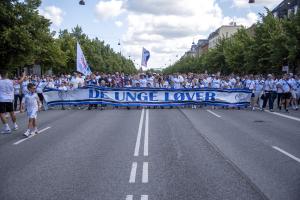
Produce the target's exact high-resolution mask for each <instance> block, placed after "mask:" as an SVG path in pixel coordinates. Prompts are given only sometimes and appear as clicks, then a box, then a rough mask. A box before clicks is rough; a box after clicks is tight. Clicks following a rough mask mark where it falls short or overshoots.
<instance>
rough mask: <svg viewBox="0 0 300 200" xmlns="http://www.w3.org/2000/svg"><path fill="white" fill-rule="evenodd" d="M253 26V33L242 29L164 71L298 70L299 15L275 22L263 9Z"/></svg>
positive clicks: (232, 71)
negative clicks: (285, 68)
mask: <svg viewBox="0 0 300 200" xmlns="http://www.w3.org/2000/svg"><path fill="white" fill-rule="evenodd" d="M261 18H262V19H261V21H259V22H257V23H256V24H255V28H254V34H251V31H249V30H246V29H244V28H242V29H240V30H239V31H238V32H237V33H236V34H234V35H233V36H232V37H231V38H228V39H221V40H220V41H219V44H218V45H217V46H216V47H215V48H214V49H210V50H209V51H208V52H206V53H205V54H203V55H202V56H201V57H196V58H191V57H185V58H182V59H181V60H179V61H178V62H176V63H175V64H174V65H172V66H170V67H168V68H166V69H165V70H164V72H166V73H174V72H204V71H205V70H207V71H208V72H211V73H216V72H218V71H220V72H222V73H223V74H230V73H239V74H247V73H254V74H260V73H264V74H265V73H275V74H279V73H281V67H282V66H283V65H287V64H288V65H289V66H290V67H291V68H292V71H294V72H295V71H296V69H297V68H299V67H300V12H298V13H297V14H296V15H294V16H291V17H289V18H287V19H278V18H276V17H274V16H273V14H272V13H271V12H270V11H269V10H267V14H266V15H261Z"/></svg>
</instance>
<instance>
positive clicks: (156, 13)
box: [39, 0, 282, 68]
mask: <svg viewBox="0 0 300 200" xmlns="http://www.w3.org/2000/svg"><path fill="white" fill-rule="evenodd" d="M281 1H282V0H256V3H255V4H248V0H85V3H86V5H84V6H81V5H79V3H78V2H79V0H43V1H42V5H41V7H40V8H39V13H40V14H41V15H43V16H45V17H46V18H48V19H50V20H51V22H52V25H51V30H53V31H57V32H58V31H59V30H61V29H68V30H71V29H72V28H74V27H75V26H76V25H79V26H81V27H82V29H83V32H84V33H86V34H87V35H88V36H89V37H90V38H95V37H98V38H99V39H101V40H104V42H105V43H106V44H109V45H110V46H111V47H112V48H113V49H114V50H115V51H116V52H121V54H122V55H123V56H125V57H127V58H130V59H131V60H132V61H133V62H134V63H135V65H136V67H137V68H139V67H140V63H141V55H142V48H143V47H144V48H146V49H147V50H149V51H150V54H151V56H150V59H149V61H148V68H164V67H167V66H169V65H171V64H172V63H174V62H176V60H178V59H179V58H180V57H181V56H182V55H183V54H184V53H185V52H186V51H188V50H189V49H190V47H191V45H192V42H193V41H194V42H197V41H198V40H199V39H207V37H208V35H209V34H210V33H211V32H213V31H215V30H216V29H217V28H219V27H220V26H222V25H228V24H229V23H230V22H232V21H234V22H236V23H237V24H238V25H244V26H245V27H249V26H251V25H252V24H253V23H255V22H256V21H257V20H259V13H264V12H265V9H264V7H267V8H269V9H273V8H274V7H275V6H276V5H278V4H279V3H280V2H281ZM119 42H120V45H118V43H119Z"/></svg>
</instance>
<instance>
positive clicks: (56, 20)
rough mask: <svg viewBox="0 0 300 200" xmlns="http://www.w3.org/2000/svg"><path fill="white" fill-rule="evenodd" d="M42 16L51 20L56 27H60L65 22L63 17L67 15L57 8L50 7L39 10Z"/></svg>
mask: <svg viewBox="0 0 300 200" xmlns="http://www.w3.org/2000/svg"><path fill="white" fill-rule="evenodd" d="M39 13H40V15H43V16H44V17H45V18H47V19H49V20H51V22H52V23H53V25H54V26H57V27H58V26H60V25H61V23H62V22H63V15H64V14H65V13H64V12H63V11H62V10H61V9H60V8H58V7H56V6H48V7H46V8H44V9H42V8H41V9H39Z"/></svg>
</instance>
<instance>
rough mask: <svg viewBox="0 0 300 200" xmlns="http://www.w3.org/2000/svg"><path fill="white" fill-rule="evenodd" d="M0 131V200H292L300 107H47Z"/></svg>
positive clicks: (297, 193)
mask: <svg viewBox="0 0 300 200" xmlns="http://www.w3.org/2000/svg"><path fill="white" fill-rule="evenodd" d="M17 117H18V124H19V127H20V129H19V130H18V131H15V132H14V133H13V134H10V135H0V200H56V199H59V200H110V199H112V200H116V199H117V200H119V199H120V200H122V199H123V200H138V199H139V200H148V199H149V200H202V199H203V200H206V199H208V200H212V199H216V200H220V199H222V200H223V199H224V200H227V199H228V200H237V199H241V200H247V199H249V200H250V199H254V200H256V199H257V200H259V199H270V200H299V199H300V112H299V111H290V113H284V112H282V113H269V112H260V111H246V110H222V109H216V110H207V109H143V110H142V109H141V110H124V109H114V110H103V111H100V110H91V111H88V110H65V111H61V110H49V111H46V112H41V113H39V116H38V118H39V130H40V133H39V134H38V135H36V136H34V137H30V138H24V137H23V136H22V133H23V132H24V131H25V130H26V123H27V122H26V117H25V115H24V114H17Z"/></svg>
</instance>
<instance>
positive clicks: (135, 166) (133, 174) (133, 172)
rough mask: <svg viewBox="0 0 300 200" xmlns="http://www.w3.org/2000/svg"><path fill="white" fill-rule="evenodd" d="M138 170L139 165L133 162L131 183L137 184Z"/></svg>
mask: <svg viewBox="0 0 300 200" xmlns="http://www.w3.org/2000/svg"><path fill="white" fill-rule="evenodd" d="M136 169H137V163H136V162H133V163H132V167H131V172H130V178H129V183H135V177H136Z"/></svg>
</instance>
